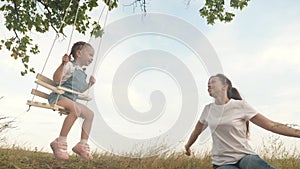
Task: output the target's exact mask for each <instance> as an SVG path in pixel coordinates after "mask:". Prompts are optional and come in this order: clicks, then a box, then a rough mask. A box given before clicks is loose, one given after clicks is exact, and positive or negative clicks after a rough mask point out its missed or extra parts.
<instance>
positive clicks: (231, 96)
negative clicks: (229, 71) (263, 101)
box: [214, 74, 250, 138]
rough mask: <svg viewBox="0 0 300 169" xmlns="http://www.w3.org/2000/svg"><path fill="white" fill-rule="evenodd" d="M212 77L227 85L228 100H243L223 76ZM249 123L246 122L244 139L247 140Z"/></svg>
mask: <svg viewBox="0 0 300 169" xmlns="http://www.w3.org/2000/svg"><path fill="white" fill-rule="evenodd" d="M214 77H218V78H219V79H220V80H221V82H222V83H223V84H224V85H225V84H227V85H228V89H227V97H228V98H229V99H234V100H243V99H242V97H241V95H240V93H239V91H238V90H237V89H236V88H234V87H232V83H231V81H230V80H229V79H228V78H227V77H226V76H225V75H223V74H217V75H215V76H214ZM249 133H250V132H249V121H246V137H247V138H248V137H249Z"/></svg>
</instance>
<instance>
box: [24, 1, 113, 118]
mask: <svg viewBox="0 0 300 169" xmlns="http://www.w3.org/2000/svg"><path fill="white" fill-rule="evenodd" d="M72 1H73V0H70V2H69V5H68V7H67V8H66V10H65V14H64V17H63V19H62V21H61V22H60V26H59V29H58V30H61V29H62V27H63V25H64V24H65V19H66V16H67V14H68V10H70V7H71V5H72ZM105 7H106V5H104V7H103V8H102V11H101V14H100V16H99V18H98V23H99V22H100V19H101V18H102V15H103V12H104V9H105ZM79 8H80V0H79V1H78V6H77V10H76V14H75V19H74V23H73V25H72V30H71V35H70V40H69V43H68V48H67V53H68V51H69V49H70V46H71V41H72V38H73V33H74V30H75V26H76V21H77V17H78V12H79ZM108 11H109V10H107V11H106V16H105V21H104V26H103V29H104V27H105V25H106V22H107V16H108ZM92 36H93V34H91V36H90V39H89V42H90V41H91V38H92ZM58 38H59V32H57V33H56V35H55V38H54V40H53V42H52V45H51V48H50V50H49V52H48V56H47V58H46V61H45V63H44V65H43V68H42V71H41V72H40V74H43V72H44V70H45V67H46V65H47V63H48V60H49V58H50V56H51V53H52V50H53V48H54V45H55V44H56V41H57V39H58ZM101 44H102V38H100V43H99V46H98V49H97V52H96V56H98V53H99V51H100V48H101ZM97 59H98V57H96V59H95V62H96V63H97ZM95 67H96V64H94V66H93V69H92V75H94V73H95ZM61 83H62V76H61V79H60V83H59V86H61ZM38 86H39V84H36V87H35V90H37V88H38ZM87 94H89V88H88V91H87ZM59 95H60V94H58V97H57V99H56V101H55V103H54V107H55V106H56V104H57V101H58V98H59ZM35 96H36V94H35V93H34V94H33V97H32V100H31V101H32V102H33V100H34V98H35ZM87 103H88V101H87ZM87 103H86V104H87ZM30 107H31V105H29V108H28V110H27V112H28V111H29V110H30ZM53 110H54V109H53Z"/></svg>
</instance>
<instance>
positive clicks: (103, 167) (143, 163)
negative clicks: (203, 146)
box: [0, 138, 300, 169]
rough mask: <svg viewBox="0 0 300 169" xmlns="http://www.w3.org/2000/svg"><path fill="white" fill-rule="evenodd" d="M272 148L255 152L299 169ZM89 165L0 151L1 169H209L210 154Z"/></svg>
mask: <svg viewBox="0 0 300 169" xmlns="http://www.w3.org/2000/svg"><path fill="white" fill-rule="evenodd" d="M271 143H273V144H267V145H268V146H266V145H263V151H260V152H258V153H259V154H260V155H261V157H262V158H264V159H266V160H267V161H268V162H269V163H270V164H271V165H273V166H275V167H276V168H277V169H300V156H299V152H297V151H296V149H295V151H294V152H292V153H291V152H290V151H289V152H288V151H287V149H286V148H285V147H284V145H283V144H282V142H281V141H280V140H279V139H277V138H272V142H271ZM93 157H94V159H93V160H91V161H84V160H81V159H80V158H79V157H76V156H75V155H72V156H70V159H69V160H67V161H58V160H55V158H54V157H53V155H52V154H51V153H44V152H39V151H30V150H26V149H24V148H19V147H11V148H0V169H2V168H3V169H210V168H212V167H211V156H210V154H209V153H204V154H202V156H201V157H195V156H193V157H187V156H185V155H183V153H180V154H179V153H173V154H171V155H168V156H167V155H161V156H153V157H147V158H129V157H121V156H116V155H112V154H107V153H106V154H100V153H93Z"/></svg>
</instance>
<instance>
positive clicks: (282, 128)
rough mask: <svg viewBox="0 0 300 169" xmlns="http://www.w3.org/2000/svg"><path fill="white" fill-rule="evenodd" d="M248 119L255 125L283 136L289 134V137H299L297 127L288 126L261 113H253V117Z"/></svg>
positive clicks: (299, 132) (299, 131) (299, 133)
mask: <svg viewBox="0 0 300 169" xmlns="http://www.w3.org/2000/svg"><path fill="white" fill-rule="evenodd" d="M250 121H251V122H252V123H254V124H256V125H257V126H259V127H262V128H264V129H266V130H268V131H271V132H273V133H277V134H280V135H284V136H290V137H298V138H299V137H300V130H299V129H295V128H292V127H289V126H288V125H286V124H281V123H278V122H274V121H272V120H270V119H268V118H266V117H265V116H263V115H261V114H257V115H255V116H254V117H253V118H251V119H250Z"/></svg>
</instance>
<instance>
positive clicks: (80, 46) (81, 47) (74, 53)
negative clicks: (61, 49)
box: [70, 41, 92, 59]
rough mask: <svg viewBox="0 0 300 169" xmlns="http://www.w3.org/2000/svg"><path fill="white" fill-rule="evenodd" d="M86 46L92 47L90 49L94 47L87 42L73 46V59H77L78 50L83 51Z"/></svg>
mask: <svg viewBox="0 0 300 169" xmlns="http://www.w3.org/2000/svg"><path fill="white" fill-rule="evenodd" d="M85 46H90V47H92V45H91V44H89V43H86V42H83V41H79V42H76V43H74V44H73V46H72V49H71V53H70V55H72V56H73V58H74V59H76V58H77V54H76V52H77V51H78V50H81V49H83V47H85Z"/></svg>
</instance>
